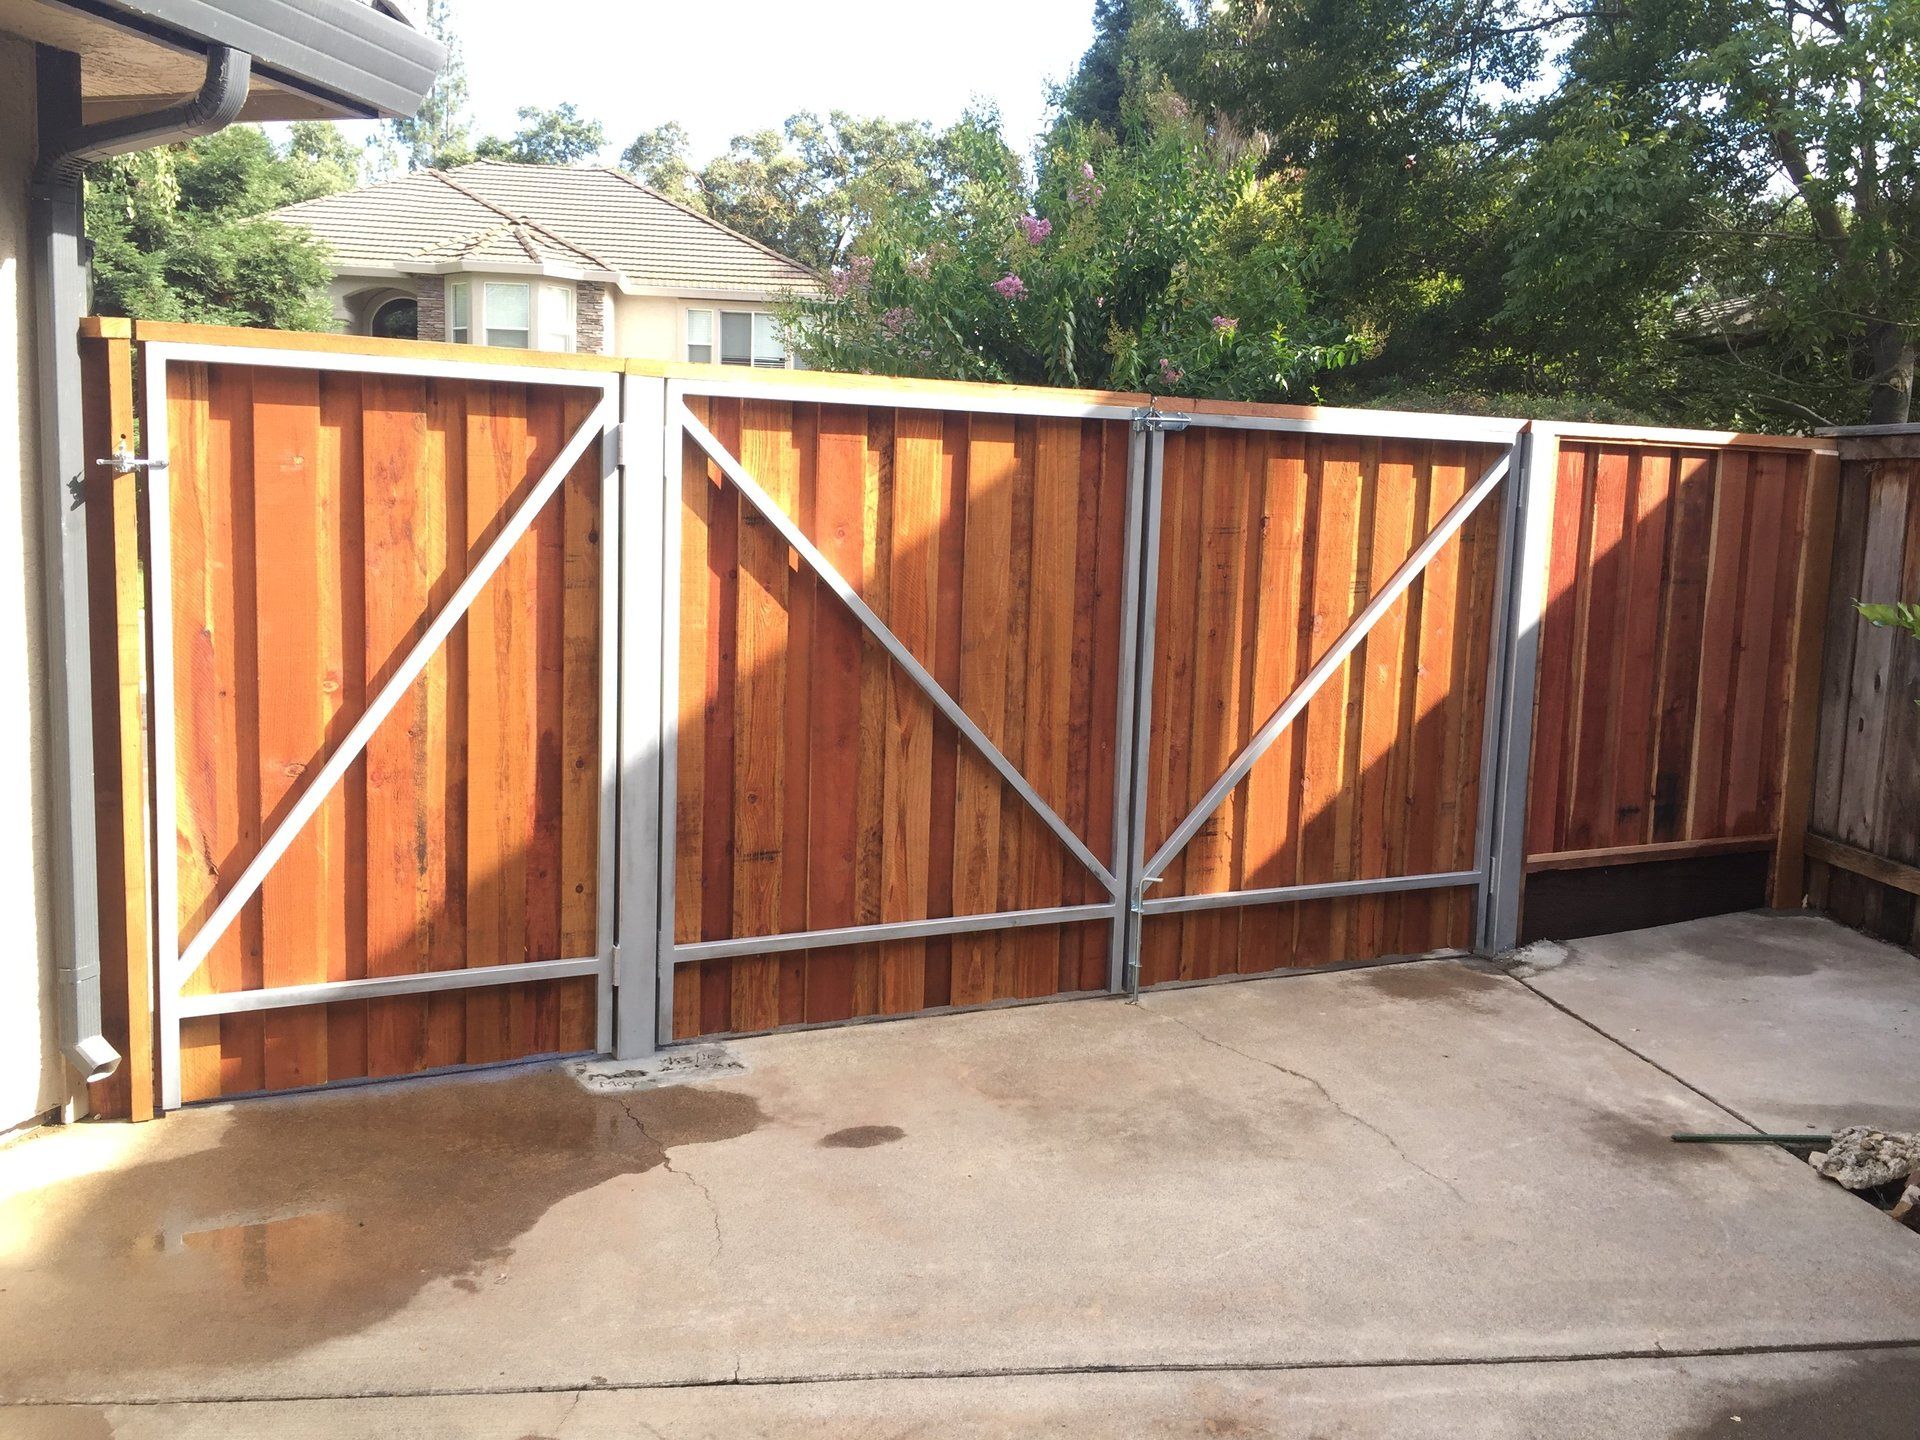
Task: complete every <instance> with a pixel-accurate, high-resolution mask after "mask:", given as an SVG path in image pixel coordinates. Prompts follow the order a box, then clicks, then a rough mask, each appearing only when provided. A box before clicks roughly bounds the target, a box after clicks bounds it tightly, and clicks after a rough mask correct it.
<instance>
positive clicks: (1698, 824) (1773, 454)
mask: <svg viewBox="0 0 1920 1440" xmlns="http://www.w3.org/2000/svg"><path fill="white" fill-rule="evenodd" d="M1557 443H1558V461H1557V467H1556V472H1555V473H1556V482H1555V495H1554V511H1553V521H1554V523H1553V532H1552V534H1553V538H1552V548H1551V556H1550V559H1549V570H1548V582H1547V604H1546V610H1545V614H1544V616H1543V618H1542V640H1541V655H1540V669H1539V684H1538V702H1537V709H1536V712H1535V722H1534V740H1533V779H1532V786H1531V791H1530V795H1529V801H1530V804H1529V815H1528V826H1527V854H1528V869H1529V871H1530V872H1531V873H1532V874H1533V875H1535V876H1539V875H1542V874H1552V875H1555V876H1556V877H1558V876H1560V875H1561V874H1562V873H1563V872H1572V871H1584V870H1596V869H1608V868H1611V867H1617V866H1622V865H1636V864H1644V863H1647V862H1652V861H1663V862H1668V863H1671V864H1678V863H1679V862H1692V861H1703V860H1708V859H1712V858H1716V857H1729V858H1732V857H1742V856H1746V857H1752V860H1753V863H1752V864H1750V865H1739V864H1735V865H1732V866H1693V867H1691V868H1686V869H1682V870H1680V871H1678V872H1677V873H1678V874H1680V875H1682V876H1684V877H1685V883H1686V888H1687V890H1688V891H1689V892H1690V893H1688V894H1684V895H1681V896H1677V897H1673V899H1674V900H1675V901H1676V902H1677V903H1678V904H1679V906H1680V908H1681V909H1682V910H1684V909H1686V908H1687V907H1689V906H1698V907H1699V908H1700V909H1701V910H1703V911H1704V910H1711V909H1712V908H1713V907H1715V906H1716V905H1718V906H1721V907H1722V908H1725V902H1726V901H1727V900H1728V899H1729V898H1732V899H1735V900H1739V901H1742V902H1743V903H1752V904H1758V903H1762V902H1763V899H1764V898H1765V897H1767V896H1769V895H1771V896H1773V897H1774V900H1773V903H1777V904H1789V905H1792V904H1798V903H1800V890H1799V885H1800V879H1799V874H1800V869H1799V860H1798V836H1799V829H1800V827H1801V826H1802V825H1804V817H1805V805H1806V788H1807V783H1808V780H1807V766H1808V762H1809V760H1810V758H1811V740H1812V734H1813V727H1814V701H1815V693H1816V692H1815V686H1816V685H1817V684H1818V681H1819V673H1820V672H1819V647H1818V640H1819V635H1820V627H1821V624H1822V620H1823V617H1824V611H1825V594H1826V576H1827V557H1828V554H1829V552H1830V547H1831V543H1832V534H1833V505H1834V481H1833V473H1832V467H1833V457H1832V456H1831V454H1830V453H1827V452H1826V451H1825V449H1824V448H1820V447H1810V446H1809V445H1808V443H1807V442H1801V441H1795V442H1788V443H1782V442H1780V441H1778V440H1774V441H1762V440H1758V439H1756V438H1754V437H1747V438H1746V439H1745V441H1744V443H1737V444H1727V443H1718V444H1704V443H1691V444H1689V443H1681V444H1674V443H1665V442H1663V441H1661V440H1660V439H1657V438H1642V437H1637V436H1634V435H1632V434H1631V433H1614V434H1605V433H1601V434H1592V433H1582V432H1569V433H1564V434H1560V435H1558V436H1557ZM1770 875H1771V876H1774V877H1776V878H1777V883H1772V881H1770V879H1769V877H1770ZM1649 878H1650V876H1649V874H1648V873H1647V872H1639V873H1636V874H1635V875H1634V876H1632V877H1629V880H1628V883H1630V884H1640V883H1642V882H1644V881H1646V880H1648V879H1649ZM1546 883H1547V882H1544V881H1543V882H1539V883H1538V884H1537V885H1535V886H1530V892H1529V893H1530V894H1532V893H1534V892H1535V891H1536V890H1542V891H1543V890H1544V886H1545V885H1546ZM1554 883H1555V884H1556V885H1557V886H1559V887H1560V889H1559V891H1557V892H1556V896H1555V903H1554V904H1553V905H1552V906H1550V907H1549V908H1548V910H1547V913H1545V914H1543V915H1538V916H1536V917H1535V919H1534V921H1533V922H1532V923H1529V924H1528V925H1526V926H1525V927H1524V928H1525V929H1526V930H1527V931H1528V932H1529V933H1532V934H1554V933H1561V934H1564V933H1565V932H1566V926H1567V925H1568V924H1569V923H1572V922H1573V919H1574V917H1573V915H1571V914H1570V913H1569V907H1568V905H1566V904H1564V903H1561V893H1562V892H1564V891H1565V890H1566V889H1567V888H1568V887H1569V886H1572V885H1576V884H1581V883H1587V884H1588V890H1587V894H1586V896H1585V897H1583V898H1584V899H1585V900H1586V901H1587V903H1586V904H1576V905H1573V906H1572V907H1571V909H1572V910H1574V911H1577V912H1580V913H1581V914H1583V915H1584V913H1585V912H1587V911H1589V910H1598V911H1599V912H1600V913H1599V915H1597V916H1596V919H1597V920H1599V921H1603V922H1605V923H1607V924H1608V925H1609V928H1620V922H1621V921H1622V920H1623V919H1624V920H1627V921H1629V922H1631V921H1634V920H1642V921H1644V922H1646V923H1652V921H1653V920H1655V919H1658V918H1666V912H1665V911H1662V910H1660V909H1657V908H1656V909H1652V910H1648V911H1645V912H1640V911H1637V910H1636V909H1635V905H1636V903H1638V904H1650V903H1657V900H1656V897H1654V896H1652V895H1650V894H1643V895H1642V896H1641V898H1640V899H1639V901H1638V902H1636V901H1635V900H1634V899H1633V898H1632V897H1630V896H1627V895H1625V894H1624V893H1623V892H1622V888H1621V886H1619V885H1614V884H1608V883H1606V879H1605V877H1592V879H1591V881H1590V882H1589V881H1584V880H1582V879H1580V878H1576V879H1571V880H1561V879H1556V881H1555V882H1554Z"/></svg>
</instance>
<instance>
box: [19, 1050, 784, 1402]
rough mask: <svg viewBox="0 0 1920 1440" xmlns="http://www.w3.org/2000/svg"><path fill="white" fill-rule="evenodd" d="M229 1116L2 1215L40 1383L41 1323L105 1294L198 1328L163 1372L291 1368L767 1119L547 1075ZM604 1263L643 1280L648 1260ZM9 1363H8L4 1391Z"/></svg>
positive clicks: (173, 1332) (178, 1343)
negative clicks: (565, 1216)
mask: <svg viewBox="0 0 1920 1440" xmlns="http://www.w3.org/2000/svg"><path fill="white" fill-rule="evenodd" d="M222 1118H223V1122H224V1128H223V1129H221V1130H220V1133H219V1142H218V1144H217V1145H215V1146H213V1147H211V1148H209V1149H205V1150H201V1151H198V1152H195V1153H188V1154H172V1155H167V1156H165V1157H163V1158H158V1159H155V1160H152V1161H150V1162H148V1163H146V1164H134V1165H130V1166H127V1167H124V1168H120V1169H114V1170H109V1171H105V1172H102V1173H99V1174H95V1175H89V1176H85V1177H82V1178H78V1179H73V1180H68V1181H65V1182H63V1183H62V1184H60V1185H58V1186H52V1187H48V1188H47V1189H45V1190H41V1191H36V1192H31V1193H29V1194H27V1195H24V1196H21V1197H18V1198H16V1199H14V1200H11V1201H9V1202H7V1203H6V1204H5V1205H4V1206H0V1233H5V1231H6V1230H11V1231H13V1232H14V1233H24V1234H31V1235H32V1237H33V1240H32V1244H31V1247H30V1252H29V1253H28V1254H25V1255H16V1256H15V1257H13V1261H12V1262H10V1264H9V1266H8V1270H9V1271H10V1272H11V1273H8V1274H0V1298H3V1299H4V1303H0V1315H4V1317H5V1318H4V1319H0V1355H4V1354H7V1353H8V1352H11V1353H12V1355H13V1356H14V1357H15V1363H16V1364H19V1365H21V1366H24V1367H25V1373H30V1374H41V1375H44V1374H46V1373H48V1366H47V1364H46V1363H45V1362H46V1360H47V1358H48V1357H46V1356H41V1357H40V1359H39V1360H36V1359H34V1358H32V1357H33V1356H35V1355H36V1353H37V1352H39V1351H40V1350H41V1349H42V1346H41V1343H40V1341H39V1340H37V1339H36V1338H35V1335H34V1333H33V1332H32V1330H31V1317H33V1316H34V1315H45V1314H57V1313H62V1312H64V1311H69V1310H71V1309H73V1308H74V1307H79V1306H85V1305H87V1304H89V1303H92V1302H93V1300H95V1299H97V1297H98V1296H100V1295H107V1294H111V1295H114V1296H115V1297H117V1298H116V1305H117V1308H119V1309H120V1310H121V1311H122V1312H123V1313H125V1314H128V1315H143V1316H189V1315H190V1316H192V1317H193V1320H192V1323H191V1324H181V1325H177V1326H170V1327H168V1328H167V1330H166V1333H165V1334H164V1336H162V1335H155V1336H153V1337H152V1341H153V1345H154V1348H155V1350H156V1352H157V1354H164V1355H165V1356H166V1358H167V1361H168V1363H169V1365H170V1366H176V1367H188V1366H191V1365H193V1364H196V1363H206V1364H214V1363H218V1364H220V1365H222V1366H231V1365H235V1364H245V1363H247V1362H250V1361H252V1362H259V1361H267V1360H273V1359H278V1358H281V1357H284V1356H287V1355H292V1354H296V1353H298V1352H300V1351H303V1350H305V1349H308V1348H310V1347H312V1346H314V1345H318V1344H320V1343H322V1342H324V1341H326V1340H329V1339H332V1338H334V1337H337V1336H341V1335H349V1334H354V1333H357V1332H359V1331H362V1330H365V1329H366V1328H367V1327H368V1326H370V1325H373V1324H375V1323H377V1322H379V1321H380V1320H382V1319H384V1318H385V1317H387V1316H389V1315H391V1314H393V1313H395V1312H396V1311H398V1310H399V1309H401V1308H402V1307H403V1306H404V1305H406V1304H407V1302H408V1301H410V1300H411V1299H412V1298H413V1297H414V1296H415V1295H416V1294H418V1293H419V1292H420V1291H421V1290H422V1289H423V1288H425V1287H426V1286H428V1285H430V1284H432V1283H434V1282H436V1281H437V1282H444V1283H450V1284H451V1285H452V1286H454V1287H455V1288H458V1289H460V1290H463V1291H467V1292H469V1293H473V1292H477V1291H479V1290H481V1289H483V1288H484V1287H486V1286H489V1285H492V1284H494V1283H497V1282H498V1281H499V1280H500V1279H501V1278H503V1273H504V1270H503V1267H504V1265H505V1263H506V1262H507V1261H508V1259H509V1258H510V1257H511V1255H512V1253H513V1248H514V1245H515V1244H516V1243H517V1241H518V1240H519V1238H520V1237H521V1236H522V1235H524V1234H525V1233H526V1232H527V1231H528V1230H529V1229H530V1228H532V1226H533V1225H534V1224H535V1223H536V1222H538V1221H539V1219H540V1218H541V1217H542V1216H543V1215H545V1214H546V1213H547V1211H549V1210H550V1209H552V1208H553V1206H555V1205H556V1204H558V1203H560V1202H561V1201H563V1200H566V1199H568V1198H569V1197H571V1196H574V1195H577V1194H579V1193H581V1192H583V1191H586V1190H589V1189H592V1188H593V1187H595V1186H597V1185H601V1184H603V1183H606V1182H607V1181H610V1180H614V1179H618V1178H620V1177H625V1176H637V1175H642V1174H645V1173H646V1172H647V1171H649V1170H652V1169H655V1168H657V1167H659V1166H661V1165H663V1164H665V1163H666V1162H667V1160H668V1158H669V1153H670V1152H673V1151H676V1150H679V1149H681V1148H682V1147H686V1146H698V1145H711V1144H718V1143H722V1142H724V1141H727V1140H732V1139H737V1138H739V1137H741V1136H744V1135H748V1134H751V1133H752V1132H753V1131H754V1130H756V1129H757V1128H758V1127H759V1126H760V1125H761V1124H762V1123H763V1121H764V1119H765V1117H764V1116H763V1114H762V1113H761V1109H760V1105H759V1102H758V1101H757V1100H755V1099H754V1098H753V1097H752V1096H749V1095H743V1094H737V1093H734V1092H732V1091H728V1090H724V1089H717V1088H711V1087H706V1086H695V1085H680V1086H672V1087H667V1088H663V1089H659V1090H652V1091H645V1092H642V1093H639V1094H633V1095H623V1096H604V1095H593V1094H589V1093H587V1092H585V1091H583V1090H582V1089H581V1088H580V1087H579V1086H578V1085H576V1084H575V1083H574V1082H573V1081H572V1080H571V1079H569V1078H568V1077H567V1076H565V1075H564V1074H561V1073H560V1072H559V1071H557V1070H530V1071H522V1072H514V1073H510V1074H508V1075H503V1076H497V1077H488V1078H485V1079H480V1078H465V1079H461V1080H431V1081H422V1082H414V1083H405V1084H396V1085H393V1086H390V1087H377V1088H367V1089H359V1090H354V1091H350V1092H343V1093H338V1094H331V1095H315V1096H305V1097H299V1098H289V1099H286V1100H277V1101H254V1102H248V1103H242V1104H239V1105H235V1106H234V1107H232V1108H231V1110H230V1111H228V1112H227V1114H226V1115H225V1116H224V1117H222ZM169 1123H179V1122H169ZM209 1128H210V1129H211V1127H209ZM685 1163H686V1160H685V1159H684V1158H681V1159H678V1160H676V1164H680V1165H684V1164H685ZM54 1256H58V1257H60V1259H59V1263H58V1264H57V1265H54V1264H51V1263H47V1262H48V1261H50V1260H51V1258H52V1257H54ZM607 1258H608V1262H609V1263H625V1264H630V1265H633V1266H634V1267H635V1268H636V1270H638V1269H641V1268H643V1267H645V1266H647V1265H650V1264H653V1263H655V1259H654V1257H653V1256H652V1255H651V1254H650V1253H649V1252H648V1251H647V1249H646V1247H645V1245H644V1244H639V1245H636V1246H635V1247H632V1248H631V1249H625V1250H619V1249H610V1250H608V1251H607ZM21 1261H24V1262H25V1263H24V1265H22V1264H20V1263H18V1262H21ZM156 1358H157V1356H156ZM13 1368H14V1367H13V1365H8V1364H6V1363H5V1362H0V1389H4V1388H8V1387H7V1386H6V1384H5V1380H6V1372H7V1371H9V1370H12V1369H13Z"/></svg>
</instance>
